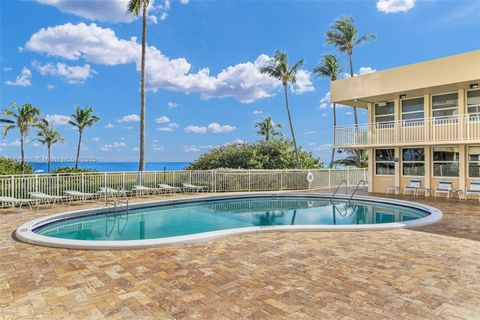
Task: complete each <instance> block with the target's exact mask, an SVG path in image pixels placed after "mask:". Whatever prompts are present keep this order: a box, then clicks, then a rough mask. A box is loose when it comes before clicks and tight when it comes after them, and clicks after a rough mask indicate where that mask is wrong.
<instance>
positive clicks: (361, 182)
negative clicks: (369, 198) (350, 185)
mask: <svg viewBox="0 0 480 320" xmlns="http://www.w3.org/2000/svg"><path fill="white" fill-rule="evenodd" d="M361 184H363V187H366V186H368V183H367V181H365V180H360V181H358V183H357V186H356V187H355V190H353V192H352V194H351V195H350V199H348V202H350V201H351V200H352V198H353V196H354V195H355V193H356V192H357V190H358V187H360V185H361ZM363 195H365V188H364V189H363Z"/></svg>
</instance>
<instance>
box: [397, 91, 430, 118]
mask: <svg viewBox="0 0 480 320" xmlns="http://www.w3.org/2000/svg"><path fill="white" fill-rule="evenodd" d="M413 99H422V100H423V108H422V111H407V112H404V111H403V101H407V100H413ZM420 112H422V118H417V119H404V118H403V115H404V114H414V113H420ZM400 118H401V119H402V121H403V122H404V123H410V122H422V123H424V122H425V97H424V96H418V97H411V98H404V99H400Z"/></svg>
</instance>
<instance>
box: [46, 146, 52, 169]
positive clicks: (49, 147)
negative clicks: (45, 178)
mask: <svg viewBox="0 0 480 320" xmlns="http://www.w3.org/2000/svg"><path fill="white" fill-rule="evenodd" d="M47 148H48V160H47V161H48V173H50V159H51V158H50V154H51V153H50V151H51V148H52V146H51V145H48V146H47Z"/></svg>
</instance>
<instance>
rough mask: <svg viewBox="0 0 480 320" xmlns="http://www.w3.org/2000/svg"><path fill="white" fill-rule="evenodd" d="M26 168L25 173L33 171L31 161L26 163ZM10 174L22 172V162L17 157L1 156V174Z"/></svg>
mask: <svg viewBox="0 0 480 320" xmlns="http://www.w3.org/2000/svg"><path fill="white" fill-rule="evenodd" d="M24 168H25V169H24V173H25V174H31V173H32V172H33V169H32V166H31V165H30V164H29V163H24ZM10 174H22V163H21V162H20V161H18V160H15V159H11V158H4V157H0V175H10Z"/></svg>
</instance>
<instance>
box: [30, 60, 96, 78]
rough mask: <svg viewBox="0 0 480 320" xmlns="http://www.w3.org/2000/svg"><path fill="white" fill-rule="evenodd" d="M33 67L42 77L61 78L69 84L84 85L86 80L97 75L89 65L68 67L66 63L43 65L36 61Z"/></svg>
mask: <svg viewBox="0 0 480 320" xmlns="http://www.w3.org/2000/svg"><path fill="white" fill-rule="evenodd" d="M32 66H33V68H35V69H36V70H37V71H38V72H39V73H40V74H41V75H42V76H46V75H49V76H55V77H60V78H62V79H64V80H66V81H67V82H68V83H84V82H85V80H87V79H88V78H91V77H92V75H94V74H96V71H95V70H93V69H92V68H91V67H90V65H89V64H85V65H83V66H68V65H66V64H65V63H57V64H53V63H47V64H44V65H42V64H41V63H38V62H36V61H34V62H33V63H32Z"/></svg>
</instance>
